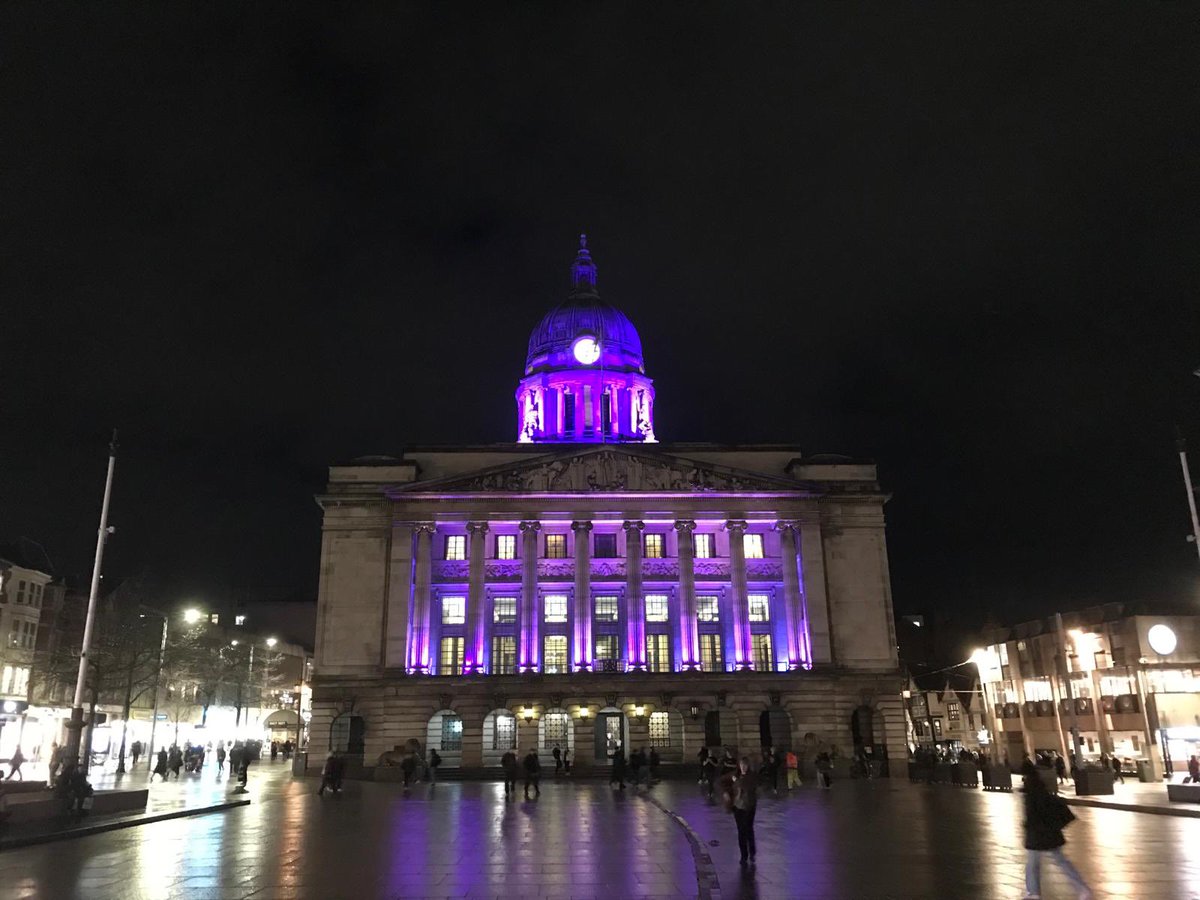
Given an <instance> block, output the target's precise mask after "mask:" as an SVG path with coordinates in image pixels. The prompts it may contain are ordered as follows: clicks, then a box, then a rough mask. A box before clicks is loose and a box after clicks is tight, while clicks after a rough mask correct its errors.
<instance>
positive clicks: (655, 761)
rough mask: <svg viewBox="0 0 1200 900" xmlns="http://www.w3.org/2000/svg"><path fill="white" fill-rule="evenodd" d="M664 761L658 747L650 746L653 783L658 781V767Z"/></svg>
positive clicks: (651, 779) (651, 778)
mask: <svg viewBox="0 0 1200 900" xmlns="http://www.w3.org/2000/svg"><path fill="white" fill-rule="evenodd" d="M661 762H662V757H660V756H659V755H658V748H657V747H651V748H650V782H651V784H653V783H654V782H656V781H658V767H659V764H660V763H661Z"/></svg>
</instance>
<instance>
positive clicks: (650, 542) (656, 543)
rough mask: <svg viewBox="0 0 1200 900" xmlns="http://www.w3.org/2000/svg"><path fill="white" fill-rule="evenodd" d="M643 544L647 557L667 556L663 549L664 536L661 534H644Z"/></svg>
mask: <svg viewBox="0 0 1200 900" xmlns="http://www.w3.org/2000/svg"><path fill="white" fill-rule="evenodd" d="M642 541H643V542H644V544H643V546H644V547H645V548H646V559H662V558H663V556H665V555H666V554H665V552H664V551H663V536H662V535H661V534H647V535H643V536H642Z"/></svg>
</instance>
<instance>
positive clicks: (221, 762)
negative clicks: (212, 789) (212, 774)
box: [217, 741, 225, 775]
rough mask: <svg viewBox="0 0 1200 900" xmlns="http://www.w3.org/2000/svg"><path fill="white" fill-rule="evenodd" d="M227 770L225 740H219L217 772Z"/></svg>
mask: <svg viewBox="0 0 1200 900" xmlns="http://www.w3.org/2000/svg"><path fill="white" fill-rule="evenodd" d="M224 771H225V742H224V741H217V774H218V775H220V774H221V773H222V772H224Z"/></svg>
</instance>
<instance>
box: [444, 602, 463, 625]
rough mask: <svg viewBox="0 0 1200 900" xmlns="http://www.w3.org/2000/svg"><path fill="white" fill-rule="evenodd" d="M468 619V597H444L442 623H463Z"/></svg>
mask: <svg viewBox="0 0 1200 900" xmlns="http://www.w3.org/2000/svg"><path fill="white" fill-rule="evenodd" d="M466 621H467V598H466V597H446V596H443V597H442V624H443V625H462V624H463V623H464V622H466Z"/></svg>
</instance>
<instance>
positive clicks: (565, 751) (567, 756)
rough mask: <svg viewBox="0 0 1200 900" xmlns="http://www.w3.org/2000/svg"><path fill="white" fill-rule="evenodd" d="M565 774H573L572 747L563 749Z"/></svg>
mask: <svg viewBox="0 0 1200 900" xmlns="http://www.w3.org/2000/svg"><path fill="white" fill-rule="evenodd" d="M563 772H565V773H566V774H567V775H570V774H571V748H570V747H566V748H564V749H563Z"/></svg>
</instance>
